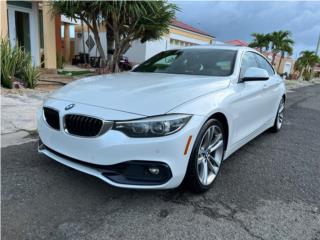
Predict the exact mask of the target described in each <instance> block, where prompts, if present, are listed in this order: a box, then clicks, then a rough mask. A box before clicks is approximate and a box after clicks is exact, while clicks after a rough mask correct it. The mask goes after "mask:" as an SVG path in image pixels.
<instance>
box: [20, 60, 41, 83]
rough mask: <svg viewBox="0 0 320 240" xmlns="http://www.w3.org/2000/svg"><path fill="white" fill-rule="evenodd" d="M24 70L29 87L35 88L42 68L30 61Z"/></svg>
mask: <svg viewBox="0 0 320 240" xmlns="http://www.w3.org/2000/svg"><path fill="white" fill-rule="evenodd" d="M23 71H24V81H25V82H26V84H27V87H28V88H35V87H36V85H37V82H38V80H39V78H40V73H41V72H40V69H39V68H38V67H36V66H34V65H32V63H31V62H29V63H28V64H26V65H25V66H24V68H23Z"/></svg>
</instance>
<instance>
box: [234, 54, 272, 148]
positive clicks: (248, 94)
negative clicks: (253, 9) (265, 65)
mask: <svg viewBox="0 0 320 240" xmlns="http://www.w3.org/2000/svg"><path fill="white" fill-rule="evenodd" d="M250 67H259V63H258V61H257V58H256V54H255V53H254V52H250V51H247V52H245V53H244V54H243V56H242V59H241V67H240V76H239V82H238V83H237V84H236V85H235V95H236V98H235V99H234V101H233V103H232V104H231V106H230V107H231V108H232V112H233V117H234V119H233V121H234V136H233V138H232V139H233V144H234V145H238V144H239V143H241V142H242V141H245V139H246V138H248V137H250V135H252V134H254V133H255V132H256V131H257V130H259V129H260V128H261V127H262V126H263V125H264V123H265V121H266V117H265V109H264V107H265V99H264V87H265V83H266V82H265V81H246V82H242V81H241V79H242V77H243V75H244V73H245V71H246V70H247V69H248V68H250Z"/></svg>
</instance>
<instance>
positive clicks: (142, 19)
mask: <svg viewBox="0 0 320 240" xmlns="http://www.w3.org/2000/svg"><path fill="white" fill-rule="evenodd" d="M101 5H102V7H101V9H102V16H103V18H104V23H105V25H106V28H107V32H108V33H107V34H109V33H110V34H112V36H111V35H110V37H109V38H108V42H109V44H108V48H113V46H114V51H113V56H112V64H111V66H112V70H113V71H114V72H118V71H119V67H118V61H119V58H120V56H121V55H122V54H124V53H125V52H126V51H127V50H128V49H129V48H130V46H131V43H132V42H133V41H134V40H138V39H139V40H140V41H141V42H142V43H144V42H146V41H148V40H156V39H159V38H161V36H163V35H164V34H166V33H168V32H169V25H170V23H171V21H172V19H173V18H174V17H175V11H176V10H178V8H177V6H176V5H175V4H172V3H168V2H166V1H164V0H161V1H109V2H103V4H101Z"/></svg>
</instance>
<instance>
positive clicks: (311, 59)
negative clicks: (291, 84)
mask: <svg viewBox="0 0 320 240" xmlns="http://www.w3.org/2000/svg"><path fill="white" fill-rule="evenodd" d="M318 63H320V58H319V57H318V56H317V55H316V53H315V52H313V51H303V52H301V53H300V57H299V58H298V59H297V61H296V62H295V69H296V70H297V71H299V78H300V77H303V78H304V79H305V80H310V78H311V77H312V71H313V68H314V66H315V65H316V64H318Z"/></svg>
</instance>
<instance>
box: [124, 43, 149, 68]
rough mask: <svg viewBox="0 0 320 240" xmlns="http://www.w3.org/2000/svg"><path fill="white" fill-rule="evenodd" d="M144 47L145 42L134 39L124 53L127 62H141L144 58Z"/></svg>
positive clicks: (145, 45) (145, 46)
mask: <svg viewBox="0 0 320 240" xmlns="http://www.w3.org/2000/svg"><path fill="white" fill-rule="evenodd" d="M146 48H147V44H146V43H141V42H140V40H136V41H134V42H133V43H132V44H131V47H130V48H129V49H128V51H127V52H126V53H125V54H124V55H125V56H126V57H128V59H129V62H131V63H133V64H137V63H141V62H143V61H145V60H146Z"/></svg>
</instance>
